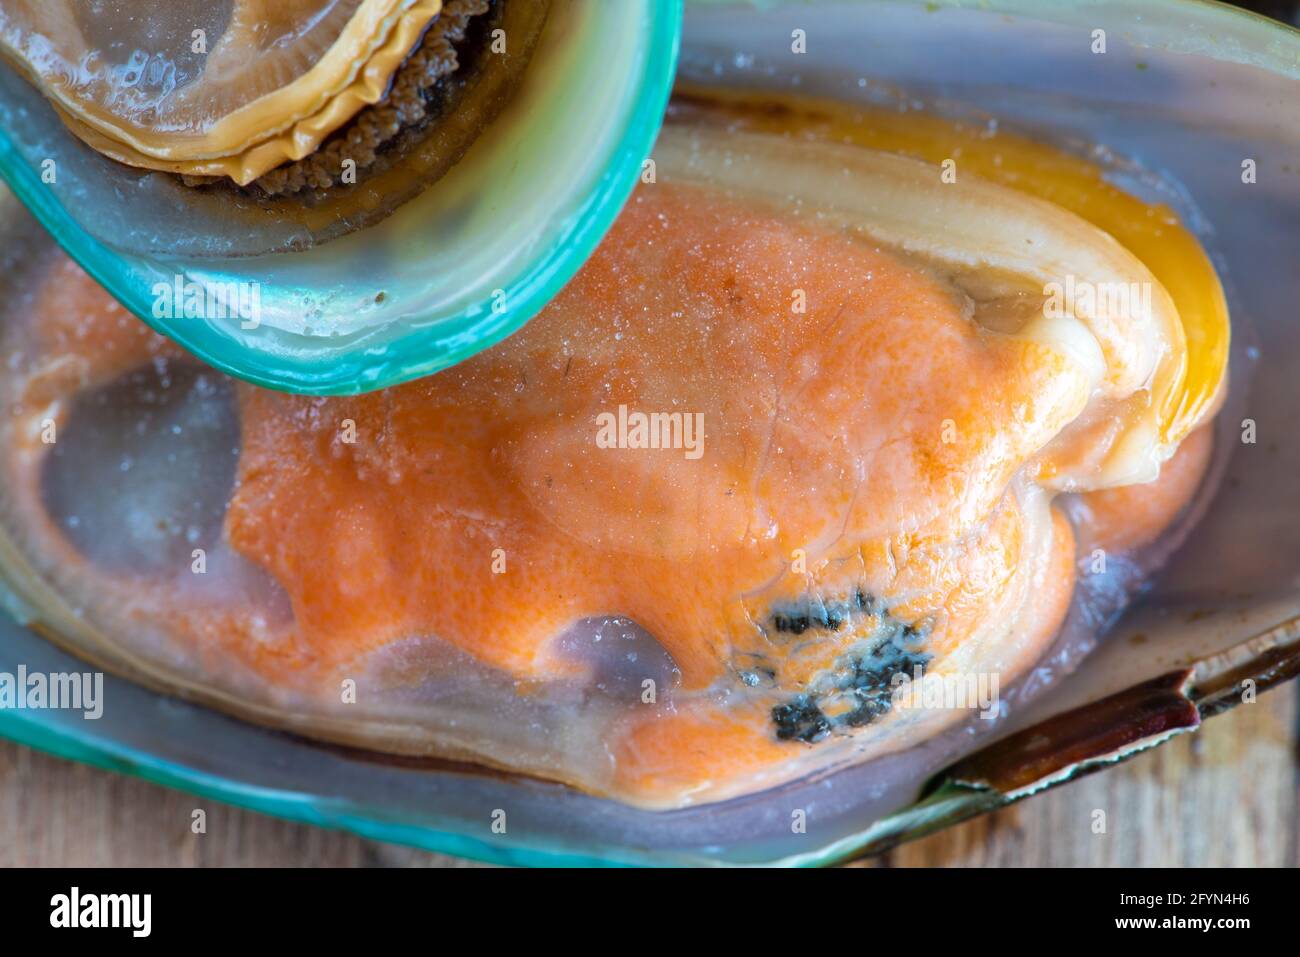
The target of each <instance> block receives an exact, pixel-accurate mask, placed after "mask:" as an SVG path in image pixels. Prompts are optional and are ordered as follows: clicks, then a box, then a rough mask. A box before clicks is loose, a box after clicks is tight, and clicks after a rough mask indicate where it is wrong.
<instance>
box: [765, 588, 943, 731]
mask: <svg viewBox="0 0 1300 957" xmlns="http://www.w3.org/2000/svg"><path fill="white" fill-rule="evenodd" d="M869 601H871V599H870V596H866V595H865V594H864V593H863V592H861V591H859V592H858V594H857V597H856V602H857V604H858V605H859V607H861V608H864V609H865V608H866V607H867V602H869ZM873 613H878V614H879V615H880V616H881V624H880V628H879V629H878V631H877V636H876V638H875V640H874V641H873V642H872V643H871V644H870V645H868V646H866V647H861V646H860V647H859V648H858V649H855V650H853V651H850V652H849V653H848V654H846V655H844V656H843V657H841V658H839V659H838V660H837V661H836V663H835V666H834V667H833V668H832V669H831V670H830V671H828V672H827V673H826V674H825V675H823V676H822V677H821V678H820V679H819V680H818V681H817V682H816V684H815V685H814V687H813V689H812V690H811V691H809V692H805V693H801V694H797V695H795V696H794V697H792V698H791V699H790V700H789V701H787V702H785V703H783V704H779V705H777V706H776V707H774V708H773V709H772V722H773V724H775V725H776V736H777V738H779V739H780V740H782V741H803V742H806V743H808V744H811V743H813V742H815V741H819V740H821V739H822V738H824V737H826V736H827V735H828V734H830V733H831V732H832V731H835V730H843V729H848V728H860V727H863V726H864V725H868V724H870V723H871V722H873V721H875V720H876V719H877V718H879V717H880V716H881V715H884V714H886V713H887V712H888V711H889V710H890V708H891V707H892V706H893V694H894V688H895V686H894V678H895V676H896V675H900V674H902V675H907V676H908V677H909V678H911V677H914V676H917V675H922V674H924V673H925V667H926V665H928V664H929V663H930V661H932V660H933V658H934V656H933V655H931V654H929V653H928V652H926V651H925V650H924V648H923V644H924V641H925V638H926V637H927V634H928V629H927V628H926V627H924V626H920V625H915V624H904V623H903V622H900V621H898V620H897V619H894V618H892V617H890V616H889V615H888V614H887V613H885V612H883V611H876V610H874V609H873ZM831 705H834V707H833V708H831V707H830V706H831ZM828 708H830V710H832V711H833V712H834V713H833V714H831V715H828V714H827V713H826V711H827V709H828Z"/></svg>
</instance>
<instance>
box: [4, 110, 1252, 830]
mask: <svg viewBox="0 0 1300 957" xmlns="http://www.w3.org/2000/svg"><path fill="white" fill-rule="evenodd" d="M692 110H693V111H694V114H695V115H692V112H691V111H692ZM722 112H724V111H720V110H719V109H717V108H713V107H701V106H700V104H698V103H697V104H694V105H693V106H691V107H688V108H686V109H685V110H684V112H683V113H682V115H681V117H680V118H679V120H678V121H677V122H674V123H673V124H671V125H670V126H669V127H668V128H667V129H666V130H665V132H664V134H663V135H662V136H661V138H660V141H659V143H658V145H657V147H656V150H655V154H654V159H655V169H656V176H655V178H654V181H653V182H651V183H647V184H644V185H642V186H641V187H640V189H639V190H638V192H637V193H636V194H634V196H633V199H632V200H631V202H630V203H629V205H628V206H627V208H626V209H625V210H624V211H623V213H622V215H621V217H620V218H619V220H618V222H617V223H616V225H615V227H614V229H613V230H612V232H611V233H610V235H609V236H608V237H607V238H606V240H605V241H604V243H603V244H602V245H601V247H600V248H599V249H598V250H597V252H596V254H595V255H594V256H593V257H592V259H591V260H590V261H589V262H588V263H587V264H586V266H585V267H584V268H583V270H582V271H581V272H580V273H579V275H578V276H577V277H576V278H575V280H574V281H573V282H571V283H570V284H569V285H568V286H567V287H566V288H565V289H564V290H563V291H562V292H561V293H560V294H559V296H557V297H556V299H555V300H553V301H552V302H551V304H550V305H548V306H547V307H546V309H544V310H543V311H542V313H541V314H540V315H539V316H538V317H537V318H536V319H534V320H533V321H532V322H531V323H529V324H528V326H527V327H525V328H524V329H523V330H521V331H520V332H519V333H518V334H516V335H515V336H513V337H511V338H510V339H509V340H507V341H506V342H504V343H502V344H501V345H499V346H498V347H496V348H495V349H493V350H490V351H488V352H485V353H482V354H480V355H478V356H476V357H474V358H472V359H470V360H467V361H466V362H464V363H462V364H460V365H458V366H455V367H453V368H452V369H449V370H446V371H445V372H443V373H441V374H439V375H437V376H433V377H430V378H427V379H423V380H420V381H417V382H413V383H409V384H406V385H404V386H400V387H397V388H394V389H389V390H383V391H379V392H375V393H371V394H368V395H364V396H357V397H353V398H337V399H320V398H307V397H294V396H287V395H282V394H277V393H273V392H269V391H263V390H258V389H255V388H253V387H249V386H237V387H235V388H234V389H231V388H230V387H229V386H227V385H224V384H222V383H221V382H220V381H219V380H214V379H213V378H212V377H211V376H210V374H206V373H203V372H202V371H200V370H196V369H193V368H190V367H188V366H187V365H186V363H185V360H184V358H183V357H182V356H181V355H179V354H177V353H176V351H175V350H174V348H172V347H170V346H169V345H168V344H167V343H165V342H164V341H163V340H161V339H158V338H156V337H154V336H152V335H150V334H148V333H147V332H146V331H145V330H143V329H142V328H140V327H138V326H135V325H133V324H132V323H131V322H130V321H129V319H128V318H127V317H125V316H124V315H122V313H121V310H120V309H119V308H117V307H116V306H115V305H114V304H113V303H112V301H111V299H109V298H108V297H107V296H106V295H105V294H103V293H102V292H100V291H98V290H97V289H96V288H95V287H94V284H93V283H92V282H91V281H90V280H89V279H87V278H86V277H84V276H82V275H80V274H79V273H78V272H77V270H76V269H75V267H73V266H71V265H69V264H66V263H65V264H63V265H55V266H53V267H47V268H50V269H53V272H52V273H47V274H46V276H45V278H43V279H41V280H40V281H38V282H37V284H36V290H37V292H36V296H37V298H36V299H35V300H34V301H33V303H32V305H31V307H30V308H29V309H28V310H27V314H28V316H29V317H30V319H29V321H27V322H17V323H14V324H12V325H11V326H10V327H9V328H8V329H7V330H6V335H7V336H8V337H9V342H7V343H6V346H7V348H8V349H9V350H11V351H12V352H13V353H14V354H16V355H20V356H22V357H23V361H22V362H20V363H19V364H18V366H17V367H16V368H15V369H13V370H11V374H10V375H9V376H8V377H7V379H6V380H5V383H6V393H5V399H6V401H7V402H8V403H9V404H10V405H11V407H12V408H14V409H16V410H17V412H16V414H15V416H14V417H13V418H12V419H11V420H10V422H9V423H8V424H7V428H8V430H9V432H8V434H7V435H6V439H7V440H8V442H9V444H10V445H11V447H15V446H17V447H21V448H22V450H23V451H22V453H21V454H18V455H15V456H13V457H12V458H11V460H10V466H11V473H10V481H9V483H8V485H9V488H10V489H11V493H10V496H9V503H10V506H11V507H10V508H9V509H8V512H7V517H8V519H9V520H10V521H11V522H12V527H13V531H14V532H15V541H16V545H15V551H16V552H18V553H20V554H22V555H24V556H26V557H27V560H28V561H29V562H30V563H31V565H32V567H33V569H35V570H36V571H37V572H38V573H39V574H40V575H43V576H49V577H53V578H55V579H57V580H58V581H59V591H60V592H62V593H63V594H65V595H68V596H70V597H71V596H75V598H73V600H74V601H75V603H76V605H77V607H78V608H79V609H80V610H81V611H82V616H81V621H82V623H83V624H84V632H85V635H86V637H85V640H86V641H91V642H98V643H107V644H109V645H113V646H117V647H118V648H119V650H123V651H125V652H126V654H127V655H128V656H129V657H130V659H131V660H132V662H133V664H134V666H135V667H137V668H139V669H140V670H142V671H145V672H149V673H152V674H154V675H155V676H157V677H158V680H160V681H164V682H166V681H171V682H173V683H174V682H175V681H176V680H177V678H178V677H179V678H180V680H182V681H183V682H184V684H185V686H186V687H187V689H188V690H189V691H190V693H193V694H196V695H199V696H200V697H202V698H203V699H204V700H211V701H216V702H218V703H220V704H222V705H224V706H227V707H231V708H233V709H234V710H237V711H239V712H240V713H243V714H247V715H250V716H253V717H255V718H257V719H258V720H263V721H269V722H271V723H274V724H276V725H278V726H283V727H291V728H294V729H296V730H299V731H302V732H304V733H307V734H310V735H314V736H318V737H323V738H327V739H330V740H335V741H344V742H347V743H351V744H357V745H362V746H365V747H369V748H373V749H378V750H384V751H394V752H399V753H403V754H418V755H437V756H440V757H449V758H456V759H462V760H470V761H473V762H475V763H478V764H483V765H488V766H492V767H496V768H500V769H503V770H508V771H514V772H523V773H527V774H531V775H537V776H541V777H546V778H552V779H557V780H560V781H563V782H565V783H567V784H570V785H573V786H575V787H577V788H580V789H582V790H585V791H589V792H593V793H596V794H600V795H604V796H607V797H613V798H616V799H618V800H620V801H622V802H626V803H628V804H633V805H637V806H642V807H653V808H674V807H682V806H686V805H690V804H696V803H704V802H712V801H718V800H723V799H727V798H733V797H737V796H742V795H746V794H752V793H754V792H756V791H760V790H763V789H765V788H769V787H772V786H774V785H777V784H781V783H783V782H788V781H791V780H794V779H797V778H801V777H805V776H807V775H810V774H813V773H817V772H825V771H827V770H830V769H833V768H837V767H842V766H845V765H849V764H854V763H859V762H862V761H864V760H869V759H871V758H874V757H879V756H881V755H884V754H889V753H893V752H897V751H899V750H902V749H906V748H908V747H911V746H913V745H915V744H918V743H921V742H923V741H925V740H927V739H929V738H932V737H933V736H935V735H936V734H937V733H939V732H940V731H941V730H942V729H944V728H946V727H948V726H950V725H952V724H954V723H956V722H958V721H960V720H962V719H963V718H968V717H969V716H970V711H969V709H968V708H963V707H943V706H940V707H932V706H930V705H927V704H925V701H926V700H927V699H926V698H925V694H924V689H925V688H940V687H941V686H943V685H944V684H945V683H946V684H947V685H948V686H950V687H956V686H962V687H965V686H966V684H967V683H968V682H970V681H972V680H973V681H974V687H977V689H978V688H984V689H985V693H984V699H987V700H984V705H985V708H986V710H987V712H988V714H987V717H995V716H996V715H997V713H998V700H997V691H998V688H999V687H1002V686H1010V685H1011V684H1012V683H1013V682H1015V681H1016V680H1017V679H1019V678H1020V677H1022V676H1023V675H1024V674H1025V672H1026V671H1027V670H1028V669H1029V668H1030V667H1031V666H1032V665H1033V664H1034V663H1035V662H1036V661H1037V660H1039V659H1040V658H1041V656H1042V655H1043V654H1044V652H1045V650H1046V649H1047V648H1048V647H1049V646H1050V644H1051V643H1052V642H1053V641H1054V639H1055V638H1056V635H1057V633H1058V631H1059V630H1060V627H1061V624H1062V622H1063V621H1064V619H1065V616H1066V614H1067V611H1068V610H1069V609H1070V607H1071V605H1072V602H1075V601H1084V602H1085V603H1090V604H1092V605H1095V606H1096V607H1095V610H1096V612H1097V613H1098V614H1108V613H1111V612H1113V611H1114V610H1115V607H1117V603H1118V602H1120V601H1122V599H1123V596H1124V595H1125V594H1126V593H1128V592H1129V591H1130V590H1131V589H1132V588H1133V587H1135V586H1136V585H1137V584H1138V581H1139V579H1140V577H1141V572H1140V570H1135V569H1136V566H1135V565H1134V564H1133V557H1132V556H1134V555H1135V554H1136V553H1137V552H1139V551H1140V550H1141V549H1142V548H1143V547H1144V546H1146V545H1148V544H1149V543H1151V542H1153V541H1155V540H1156V539H1158V538H1159V537H1160V536H1161V534H1162V533H1163V532H1164V530H1165V529H1166V528H1167V527H1168V526H1169V525H1170V524H1171V523H1172V522H1173V521H1174V520H1175V519H1176V518H1177V517H1178V516H1179V515H1180V514H1181V513H1182V512H1183V511H1184V509H1185V507H1186V505H1187V503H1188V502H1189V501H1190V500H1191V499H1192V497H1193V495H1194V493H1195V492H1196V490H1197V489H1198V488H1199V487H1200V484H1201V479H1202V476H1203V474H1204V472H1205V469H1206V466H1207V463H1208V461H1209V457H1210V452H1211V450H1212V447H1213V443H1212V441H1211V439H1210V432H1209V430H1208V429H1207V428H1206V424H1207V423H1208V422H1209V420H1210V419H1211V417H1212V416H1213V414H1214V412H1215V410H1216V409H1217V408H1218V406H1219V404H1220V403H1221V401H1222V397H1223V394H1224V390H1225V388H1226V377H1225V369H1224V365H1223V361H1222V360H1223V357H1224V356H1225V355H1226V345H1227V326H1226V321H1227V319H1226V312H1224V311H1222V309H1221V302H1222V300H1221V296H1220V299H1219V303H1220V308H1219V309H1218V310H1217V311H1216V307H1215V304H1214V302H1213V301H1210V302H1209V303H1200V304H1199V306H1198V309H1200V310H1201V311H1199V312H1198V311H1197V310H1196V309H1193V310H1190V311H1188V312H1186V313H1184V311H1183V306H1184V302H1180V301H1176V300H1175V298H1174V295H1173V294H1171V292H1170V291H1169V290H1168V289H1167V288H1166V286H1165V285H1164V283H1163V282H1162V280H1161V278H1160V277H1159V276H1157V275H1156V273H1155V272H1154V271H1153V270H1152V269H1151V268H1149V267H1148V266H1147V265H1146V264H1145V263H1144V262H1143V261H1142V259H1141V258H1139V256H1138V255H1136V254H1135V253H1134V252H1133V251H1131V250H1130V249H1127V248H1125V247H1124V246H1122V245H1120V243H1118V242H1117V241H1116V240H1115V239H1114V238H1113V237H1112V236H1111V235H1109V234H1107V233H1105V232H1103V231H1102V230H1101V229H1099V228H1097V227H1096V226H1095V225H1093V224H1091V223H1089V222H1088V221H1086V220H1084V219H1083V218H1081V217H1080V216H1078V215H1076V214H1074V213H1071V212H1069V211H1067V210H1066V209H1065V208H1063V207H1062V206H1061V205H1059V204H1057V203H1049V202H1046V201H1044V200H1041V199H1037V198H1035V197H1032V196H1029V195H1026V194H1025V193H1024V192H1021V191H1017V190H1013V189H1009V188H1006V187H1003V186H1000V185H997V184H996V183H993V182H989V181H987V180H985V179H983V178H981V177H977V176H974V175H963V176H962V177H961V178H960V179H958V180H957V181H956V182H947V181H945V177H944V170H943V168H942V166H936V165H931V164H928V163H925V162H922V161H920V160H917V159H913V158H908V157H904V156H900V155H897V154H894V153H888V152H883V151H879V150H875V149H870V148H866V147H864V146H861V145H856V144H840V143H832V142H824V141H818V140H816V139H798V138H789V137H783V136H778V135H774V134H772V133H770V132H762V131H753V130H746V129H743V128H742V126H743V124H742V125H736V124H735V123H733V124H732V126H731V128H729V129H727V130H726V131H725V132H724V131H721V130H720V129H719V128H718V123H719V122H721V119H720V117H721V115H722ZM741 112H742V114H743V112H744V111H743V110H742V111H741ZM759 115H761V111H759ZM1007 147H1008V144H1005V143H1004V144H1002V148H1003V149H1006V148H1007ZM1082 189H1083V192H1084V193H1086V194H1087V195H1086V196H1085V195H1082V194H1081V195H1079V196H1076V197H1075V198H1076V199H1077V200H1079V201H1080V205H1082V200H1084V199H1091V200H1093V201H1096V200H1097V199H1098V191H1099V190H1100V187H1098V186H1086V187H1082ZM1088 190H1093V192H1091V193H1088ZM1067 201H1068V200H1067ZM1134 202H1136V201H1134ZM1138 205H1139V206H1140V204H1138ZM1164 228H1165V232H1166V233H1167V234H1173V235H1174V239H1172V240H1168V241H1173V242H1181V243H1185V244H1186V245H1185V248H1186V251H1187V255H1186V258H1185V259H1184V260H1183V261H1181V262H1180V263H1179V266H1180V268H1181V269H1182V270H1184V271H1185V272H1184V274H1183V279H1184V280H1185V281H1186V280H1188V279H1189V277H1191V276H1196V277H1199V281H1201V282H1203V283H1204V284H1205V285H1206V288H1208V289H1210V290H1211V292H1212V293H1213V291H1214V290H1215V289H1217V280H1216V279H1215V277H1214V273H1213V270H1212V269H1211V268H1210V267H1209V264H1208V261H1206V260H1205V258H1204V255H1203V253H1201V252H1200V250H1199V248H1198V247H1197V246H1196V243H1195V241H1194V240H1192V239H1191V238H1190V236H1188V235H1187V234H1185V233H1182V232H1178V231H1177V230H1178V229H1179V228H1178V227H1176V226H1172V225H1166V226H1165V227H1164ZM1146 238H1148V237H1142V236H1138V237H1136V239H1135V241H1136V242H1139V244H1140V243H1141V242H1144V241H1146ZM1055 287H1059V290H1058V289H1057V288H1055ZM1112 292H1122V293H1124V295H1123V296H1117V295H1112ZM1129 293H1132V295H1129ZM51 297H52V298H51ZM65 297H66V298H65ZM1198 317H1199V321H1201V322H1202V324H1203V326H1204V328H1198V327H1189V326H1188V322H1189V321H1194V320H1197V319H1198ZM1189 329H1190V331H1191V334H1189ZM92 343H93V346H92V345H91V344H92ZM83 344H84V345H83ZM1207 350H1210V352H1211V354H1210V355H1208V356H1207V355H1206V354H1205V353H1206V351H1207ZM1214 350H1220V351H1219V352H1218V353H1217V354H1215V353H1214ZM44 418H52V420H53V426H54V428H55V429H56V431H57V434H58V439H57V441H56V442H54V443H49V444H42V442H41V440H40V439H39V438H37V436H38V435H39V433H40V429H39V428H38V426H39V423H40V422H41V421H42V420H43V419H44ZM133 422H134V423H135V425H134V426H132V423H133ZM117 423H120V424H117ZM235 423H238V425H237V427H236V425H235ZM123 425H126V426H127V427H126V428H123V427H122V426H123ZM236 430H237V436H238V438H237V440H236V439H235V434H236ZM24 436H26V437H27V438H25V439H24V438H23V437H24ZM90 436H99V437H101V438H97V439H91V438H90ZM103 436H110V437H112V436H116V438H109V439H103V438H102V437H103ZM101 441H109V442H110V443H116V444H115V445H113V446H112V448H111V449H110V450H105V449H101V448H98V447H97V446H96V443H98V442H101ZM235 446H237V450H235V448H234V447H235ZM182 450H184V451H182ZM197 460H205V461H208V462H209V465H208V466H207V467H205V468H203V469H202V478H201V479H200V477H199V476H198V475H197V474H196V473H195V472H194V471H193V467H192V466H190V465H188V464H186V463H189V462H192V461H197ZM122 469H125V470H126V471H128V472H129V474H130V476H132V477H129V478H127V479H125V480H124V479H123V478H122V472H121V471H119V470H122ZM101 473H102V474H101ZM124 482H125V484H123V483H124ZM155 482H157V483H160V484H159V486H155V484H154V483H155ZM137 483H138V484H137ZM146 489H147V491H146ZM137 499H139V504H136V503H137ZM1071 513H1072V514H1073V516H1074V517H1073V518H1071V517H1070V515H1071ZM74 520H75V521H74ZM136 552H138V553H139V554H140V556H141V557H139V558H137V559H132V558H130V557H129V556H130V555H132V554H135V553H136ZM1098 554H1099V555H1101V556H1103V561H1102V564H1103V566H1106V568H1104V569H1103V572H1105V573H1104V574H1099V575H1098V576H1097V578H1096V580H1095V581H1093V582H1092V583H1090V585H1089V587H1088V588H1086V589H1081V590H1078V591H1076V588H1075V581H1076V578H1077V577H1079V571H1078V570H1077V569H1076V558H1077V557H1078V556H1087V557H1088V558H1089V559H1091V558H1092V557H1093V556H1094V555H1098ZM145 555H148V556H152V558H150V559H149V560H145V559H144V558H143V556H145ZM1107 569H1108V570H1107ZM1101 582H1106V583H1108V584H1107V585H1106V586H1105V587H1101V585H1100V584H1099V583H1101ZM169 672H170V675H169V674H168V673H169ZM912 684H915V685H916V689H915V690H916V693H917V695H916V697H915V698H913V699H909V698H907V697H906V695H905V694H903V693H902V691H906V690H911V689H910V685H912ZM990 689H991V690H990ZM990 695H991V697H990ZM941 700H942V698H941ZM982 700H983V699H982Z"/></svg>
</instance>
